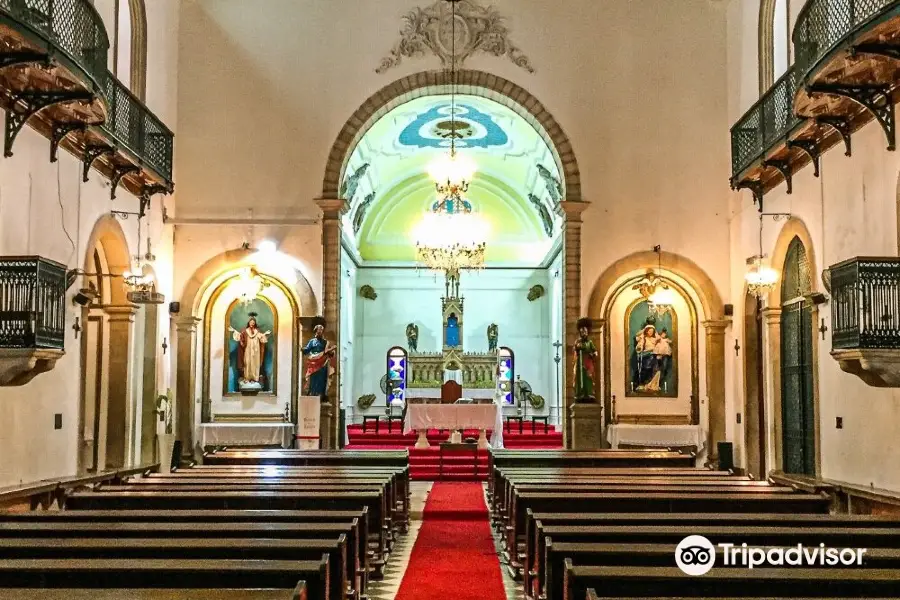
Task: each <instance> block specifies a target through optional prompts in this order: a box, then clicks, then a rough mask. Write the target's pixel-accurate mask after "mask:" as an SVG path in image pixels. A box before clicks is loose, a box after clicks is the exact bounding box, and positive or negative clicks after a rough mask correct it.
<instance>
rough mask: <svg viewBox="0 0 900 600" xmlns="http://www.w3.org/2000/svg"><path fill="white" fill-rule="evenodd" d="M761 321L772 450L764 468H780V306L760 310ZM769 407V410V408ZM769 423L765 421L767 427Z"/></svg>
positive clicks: (765, 396) (767, 412)
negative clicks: (769, 404)
mask: <svg viewBox="0 0 900 600" xmlns="http://www.w3.org/2000/svg"><path fill="white" fill-rule="evenodd" d="M762 317H763V323H764V324H765V329H764V330H763V348H764V352H763V354H764V356H765V358H764V360H765V361H766V364H767V365H768V372H769V373H771V377H769V378H767V379H766V382H765V385H766V390H765V392H766V393H765V395H764V396H763V398H771V399H772V403H771V406H767V407H766V414H767V415H769V418H768V421H769V423H771V424H772V425H771V431H772V437H769V434H768V433H767V434H766V440H767V442H770V443H771V444H772V452H767V453H766V456H767V457H768V462H769V465H766V470H767V471H768V470H771V469H780V468H781V456H782V454H781V440H782V432H781V307H780V306H775V307H771V308H764V309H763V310H762ZM770 408H771V410H769V409H770ZM769 423H766V426H767V428H768V425H769Z"/></svg>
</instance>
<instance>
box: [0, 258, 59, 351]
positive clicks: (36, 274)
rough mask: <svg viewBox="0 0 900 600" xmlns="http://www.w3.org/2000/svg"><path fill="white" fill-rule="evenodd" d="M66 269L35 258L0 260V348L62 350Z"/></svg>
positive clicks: (54, 263)
mask: <svg viewBox="0 0 900 600" xmlns="http://www.w3.org/2000/svg"><path fill="white" fill-rule="evenodd" d="M66 287H67V286H66V268H65V266H63V265H61V264H59V263H57V262H54V261H52V260H47V259H46V258H41V257H38V256H11V257H9V256H8V257H2V258H0V348H51V349H58V350H62V349H63V346H64V340H65V336H64V331H65V326H66V310H65V308H66V307H65V295H66Z"/></svg>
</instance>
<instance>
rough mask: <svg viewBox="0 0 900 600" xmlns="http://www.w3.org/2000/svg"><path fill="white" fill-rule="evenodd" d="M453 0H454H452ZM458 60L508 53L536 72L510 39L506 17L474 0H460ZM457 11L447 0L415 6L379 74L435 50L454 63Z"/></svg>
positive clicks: (443, 60) (445, 63)
mask: <svg viewBox="0 0 900 600" xmlns="http://www.w3.org/2000/svg"><path fill="white" fill-rule="evenodd" d="M451 1H452V0H451ZM456 1H457V7H456V57H455V58H456V64H457V65H458V66H461V65H462V64H463V63H464V62H465V61H466V59H467V58H468V57H469V56H471V55H472V54H474V53H475V52H484V53H486V54H491V55H493V56H498V57H499V56H506V57H508V58H509V59H510V60H511V61H512V62H513V64H515V65H517V66H519V67H521V68H523V69H525V70H526V71H528V72H529V73H534V68H533V67H532V66H531V61H530V60H529V59H528V57H527V56H525V54H523V53H522V50H521V49H519V47H518V46H516V45H515V44H513V43H512V41H510V39H509V29H507V27H506V25H505V24H504V21H505V19H504V18H503V17H502V16H501V15H500V13H499V12H497V10H496V9H494V7H492V6H489V7H487V8H485V7H482V6H479V5H477V4H476V3H475V2H473V1H472V0H456ZM452 48H453V14H452V12H451V7H450V5H449V3H448V2H447V0H436V2H434V3H433V4H432V5H431V6H428V7H426V8H419V7H417V8H414V9H413V10H411V11H410V12H408V13H407V14H406V16H404V17H403V28H402V29H401V30H400V41H398V42H397V43H396V44H395V45H394V47H393V49H392V50H391V52H390V54H389V55H388V56H386V57H384V58H383V59H381V64H380V65H378V68H376V69H375V72H376V73H378V74H381V73H384V72H385V71H387V70H389V69H391V68H393V67H396V66H397V65H399V64H400V63H401V62H402V61H403V59H404V58H418V57H422V56H425V55H426V54H427V53H429V52H431V53H432V54H434V55H435V56H437V57H438V58H440V59H441V65H442V66H443V67H444V68H445V69H446V68H449V67H450V63H451V59H453V58H454V57H453V49H452Z"/></svg>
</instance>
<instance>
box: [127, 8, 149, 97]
mask: <svg viewBox="0 0 900 600" xmlns="http://www.w3.org/2000/svg"><path fill="white" fill-rule="evenodd" d="M144 2H145V0H128V9H129V15H130V17H131V91H132V92H133V93H134V95H135V96H137V97H138V98H139V99H140V100H142V101H143V100H146V96H147V7H146V5H145V4H144Z"/></svg>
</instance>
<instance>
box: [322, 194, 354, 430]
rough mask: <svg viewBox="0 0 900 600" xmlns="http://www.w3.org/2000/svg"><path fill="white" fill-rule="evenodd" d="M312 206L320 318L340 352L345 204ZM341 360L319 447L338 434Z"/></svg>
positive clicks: (325, 409)
mask: <svg viewBox="0 0 900 600" xmlns="http://www.w3.org/2000/svg"><path fill="white" fill-rule="evenodd" d="M316 205H318V207H319V208H320V209H321V210H322V307H323V308H322V317H323V318H324V319H325V334H326V337H327V338H328V339H329V340H330V341H331V343H332V344H334V346H336V347H337V348H338V353H340V347H341V215H342V214H344V212H346V210H347V208H348V204H347V201H346V200H342V199H340V198H319V199H317V200H316ZM340 378H341V360H340V355H338V356H337V357H336V360H335V374H334V380H333V381H332V384H331V386H330V387H329V388H328V393H327V394H326V398H325V401H324V402H322V409H321V410H322V412H321V425H320V428H321V429H320V434H319V435H320V436H321V445H322V448H337V447H338V445H339V444H338V440H339V439H340V432H339V431H338V424H339V419H338V414H339V411H340V397H339V392H338V390H339V389H340Z"/></svg>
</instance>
